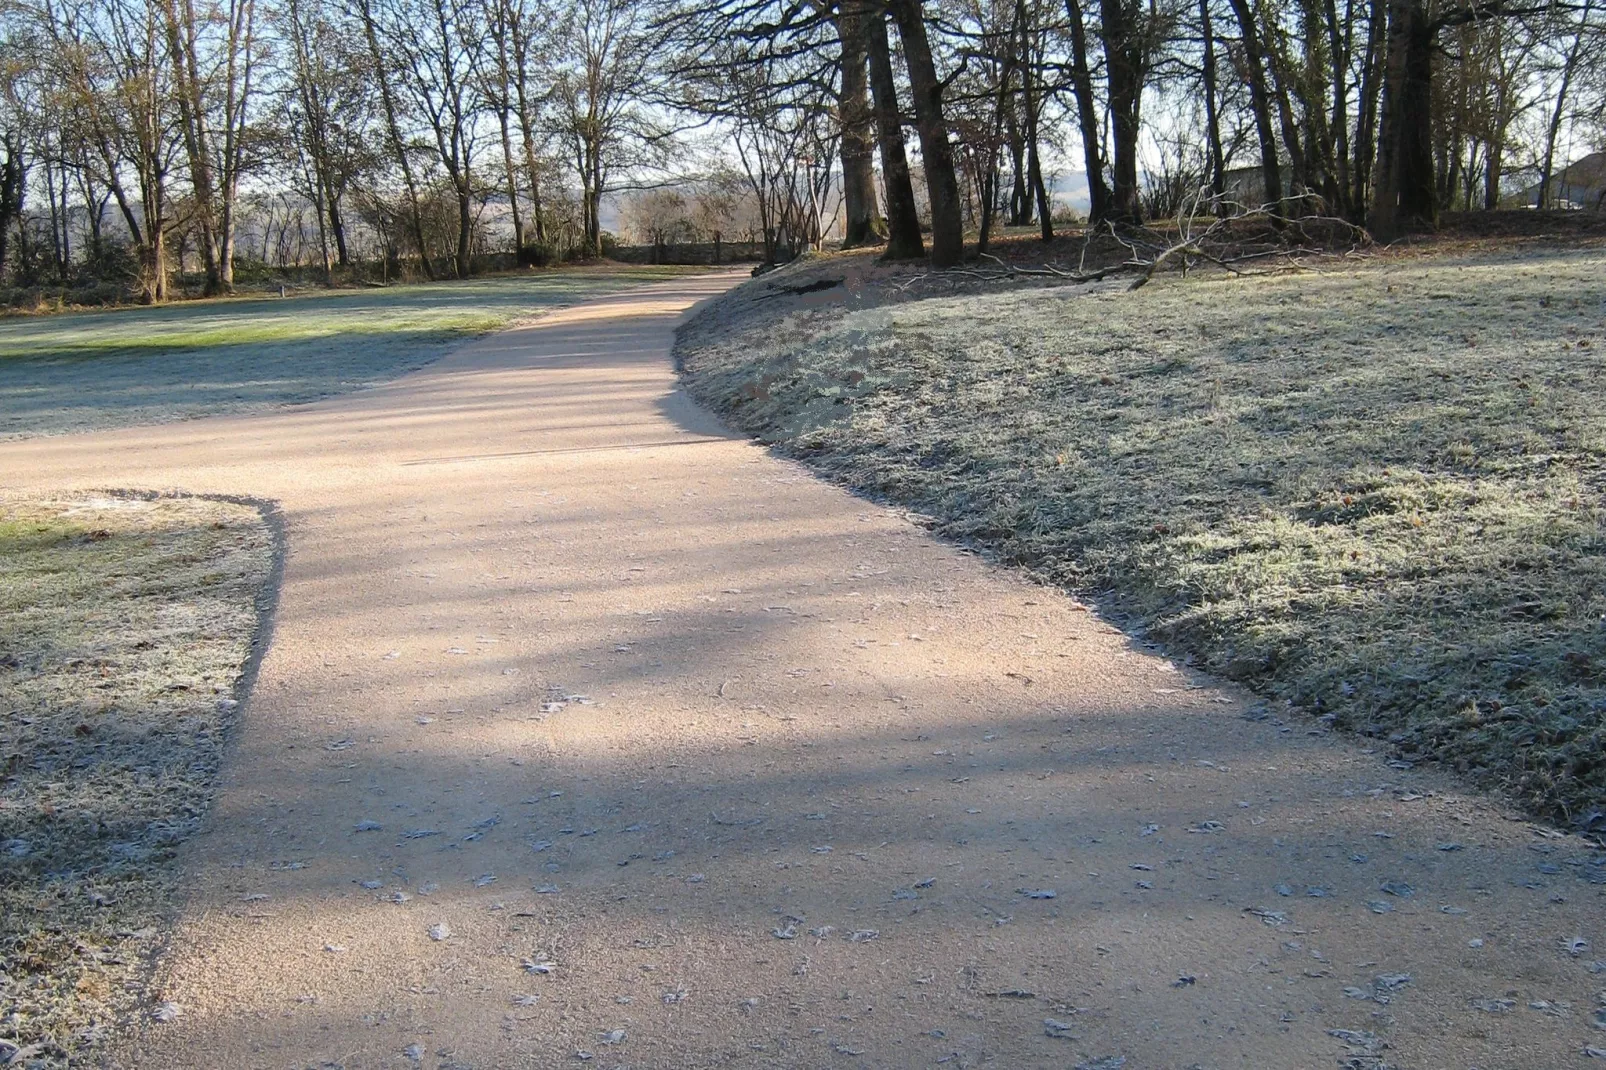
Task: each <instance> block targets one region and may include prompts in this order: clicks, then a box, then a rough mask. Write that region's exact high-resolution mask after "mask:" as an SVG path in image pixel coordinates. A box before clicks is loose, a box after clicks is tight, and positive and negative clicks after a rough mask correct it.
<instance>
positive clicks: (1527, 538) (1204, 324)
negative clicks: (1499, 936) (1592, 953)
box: [681, 249, 1606, 825]
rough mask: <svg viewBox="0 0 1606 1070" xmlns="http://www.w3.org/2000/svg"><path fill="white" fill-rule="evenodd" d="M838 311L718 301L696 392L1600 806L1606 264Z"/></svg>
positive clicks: (879, 483)
mask: <svg viewBox="0 0 1606 1070" xmlns="http://www.w3.org/2000/svg"><path fill="white" fill-rule="evenodd" d="M803 270H810V271H815V272H820V273H824V272H826V271H828V270H829V265H826V266H825V267H823V268H821V267H814V266H810V267H807V268H805V269H803ZM761 281H762V280H761ZM759 284H760V283H755V284H752V285H754V286H756V285H759ZM737 300H738V301H740V300H741V299H740V298H738V299H737ZM773 304H775V302H773V301H772V302H767V303H756V302H755V303H754V306H753V307H766V305H773ZM848 304H849V305H850V306H867V307H859V308H858V310H855V311H844V310H843V309H839V308H833V309H820V308H815V309H806V310H802V311H795V312H792V313H791V314H789V315H788V316H787V317H786V318H784V319H779V320H776V319H773V318H772V319H770V320H766V319H765V318H764V317H763V315H755V314H748V315H747V318H746V320H745V321H744V322H734V323H733V322H732V321H731V320H730V318H729V316H726V317H725V320H724V322H723V323H722V320H721V313H720V310H719V309H718V308H716V309H713V310H711V311H710V313H709V314H708V315H706V316H705V317H703V318H702V319H701V320H700V321H699V322H698V323H696V324H694V325H693V326H692V327H691V328H689V329H688V330H687V332H686V333H685V335H684V336H683V339H682V349H681V356H682V359H683V361H684V363H685V366H686V372H687V377H688V381H689V383H690V386H691V388H692V390H693V391H694V392H695V393H696V394H697V395H698V396H699V397H700V398H702V399H703V400H704V401H705V402H707V403H709V404H711V405H713V406H715V407H716V408H718V409H719V410H720V411H722V412H724V413H725V414H726V415H727V416H728V417H729V418H730V419H732V420H733V421H734V422H736V423H737V424H739V425H740V426H742V427H744V428H747V429H749V430H751V431H753V432H755V433H757V434H759V435H760V436H762V437H764V438H766V439H768V440H770V441H773V442H775V443H776V444H777V445H778V446H779V447H781V448H782V449H784V450H786V451H788V452H790V453H792V454H795V455H798V456H802V457H804V458H806V459H808V460H809V461H810V463H812V464H814V465H816V466H818V467H819V468H821V469H823V470H825V471H826V472H829V473H831V474H832V475H834V476H835V477H837V478H839V479H841V480H843V481H844V482H846V483H849V484H851V485H852V486H854V487H857V488H860V489H862V490H864V491H867V492H870V493H872V494H875V495H877V496H881V497H885V498H888V499H891V500H894V501H897V502H900V503H904V504H906V505H909V506H912V507H913V508H915V509H917V510H919V511H922V512H924V513H926V514H928V515H929V516H931V517H932V518H933V519H934V521H935V524H936V527H937V528H938V530H939V531H941V532H942V533H944V534H946V535H949V536H951V537H955V538H959V539H964V540H969V541H972V542H976V543H979V544H983V545H986V546H988V547H990V548H992V549H993V550H994V551H996V552H997V553H998V554H999V555H1000V556H1001V557H1002V558H1004V559H1006V560H1009V561H1013V562H1019V563H1022V564H1025V565H1027V566H1029V567H1031V568H1033V569H1035V570H1037V571H1039V572H1040V573H1042V574H1044V575H1046V576H1048V577H1050V578H1052V579H1053V580H1055V581H1057V582H1060V583H1063V584H1065V585H1067V586H1070V587H1073V588H1078V589H1082V590H1090V591H1094V592H1098V593H1099V595H1100V596H1101V598H1102V600H1103V602H1104V604H1105V605H1106V606H1107V607H1108V609H1109V610H1110V611H1111V612H1112V613H1114V614H1115V615H1117V616H1118V617H1121V618H1123V619H1125V620H1126V621H1127V622H1128V623H1129V624H1130V625H1131V626H1132V627H1134V628H1135V629H1136V630H1138V631H1140V632H1143V633H1145V634H1147V635H1148V636H1149V637H1151V638H1154V639H1156V640H1159V641H1161V642H1163V643H1166V644H1168V645H1169V646H1170V647H1171V648H1172V649H1174V650H1177V651H1178V652H1179V653H1184V654H1187V655H1189V656H1191V657H1192V658H1193V659H1194V660H1195V661H1196V662H1197V663H1199V664H1201V665H1204V666H1207V667H1208V668H1210V669H1211V670H1214V671H1216V672H1218V673H1222V674H1224V675H1226V676H1229V677H1232V678H1234V679H1238V680H1241V681H1244V682H1246V683H1247V684H1249V685H1250V686H1252V687H1255V688H1257V689H1259V690H1260V691H1262V692H1263V693H1265V694H1267V695H1270V696H1275V697H1279V698H1287V699H1290V700H1292V701H1293V702H1295V703H1296V704H1298V705H1300V706H1302V707H1304V708H1306V709H1308V710H1311V711H1315V712H1316V713H1318V714H1321V715H1330V716H1331V717H1332V718H1333V719H1334V720H1336V721H1337V722H1338V723H1339V724H1341V725H1343V726H1345V727H1348V728H1350V729H1352V730H1354V731H1357V732H1360V733H1362V734H1365V735H1369V736H1376V737H1380V738H1383V739H1386V740H1388V741H1390V742H1391V743H1392V744H1393V745H1394V747H1395V749H1396V751H1397V752H1398V753H1399V754H1400V755H1401V756H1403V757H1405V758H1408V759H1439V760H1442V761H1444V762H1446V763H1448V764H1450V765H1451V766H1453V767H1454V768H1457V769H1460V770H1462V771H1464V772H1467V773H1469V774H1471V775H1472V776H1473V777H1474V778H1476V779H1478V780H1479V781H1481V782H1483V783H1485V784H1490V785H1498V786H1500V787H1503V788H1505V789H1506V790H1508V791H1510V792H1512V793H1513V794H1514V795H1515V796H1517V797H1518V798H1519V799H1520V800H1521V801H1522V802H1523V803H1525V804H1526V805H1528V806H1529V807H1531V808H1533V809H1534V810H1536V811H1539V812H1543V813H1548V814H1551V815H1554V816H1557V817H1560V818H1563V819H1568V820H1574V821H1577V822H1579V823H1580V824H1584V825H1589V824H1592V823H1606V822H1603V820H1602V818H1601V815H1600V811H1602V810H1606V753H1603V745H1606V352H1603V347H1606V254H1603V253H1602V252H1601V251H1600V250H1598V249H1597V250H1583V251H1572V252H1567V253H1549V254H1547V253H1535V252H1526V253H1522V254H1519V255H1504V256H1502V255H1489V254H1482V255H1476V256H1472V257H1459V258H1454V257H1440V258H1416V259H1396V260H1387V259H1385V260H1382V261H1380V262H1379V263H1378V264H1376V265H1374V266H1370V267H1366V268H1360V269H1343V270H1337V271H1333V272H1331V273H1327V274H1304V275H1293V276H1280V277H1271V278H1264V277H1263V278H1252V279H1239V280H1233V279H1229V278H1220V277H1215V278H1197V277H1196V278H1190V279H1182V278H1179V277H1175V276H1171V277H1163V278H1160V279H1157V280H1156V281H1155V282H1154V283H1153V284H1152V285H1151V286H1150V287H1148V288H1147V289H1144V290H1141V291H1138V292H1137V293H1129V292H1126V290H1125V289H1124V288H1123V287H1121V286H1113V287H1109V288H1105V289H1100V290H1097V291H1094V292H1089V291H1088V290H1086V289H1078V288H1070V287H1061V288H1053V289H1030V290H1007V289H1006V290H998V289H995V290H993V291H992V292H990V293H988V294H985V295H975V296H958V297H941V298H936V299H929V300H916V301H911V302H907V303H902V304H894V305H885V306H881V307H876V298H875V295H873V294H861V295H858V296H857V297H851V298H849V300H848Z"/></svg>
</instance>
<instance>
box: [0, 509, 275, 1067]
mask: <svg viewBox="0 0 1606 1070" xmlns="http://www.w3.org/2000/svg"><path fill="white" fill-rule="evenodd" d="M271 561H272V536H271V534H270V533H269V530H268V528H267V525H266V524H265V522H264V521H263V518H262V516H261V515H260V514H259V513H258V511H257V510H256V509H254V508H251V507H249V506H246V505H236V504H233V503H229V502H220V501H212V500H207V499H199V498H158V499H150V500H147V499H135V498H107V497H100V498H95V497H84V498H54V499H16V498H13V499H9V500H0V728H3V732H0V743H3V749H0V758H3V761H4V780H3V782H0V841H3V848H0V961H3V962H4V964H5V967H4V971H3V972H0V1006H4V1007H5V1008H6V1009H7V1011H8V1012H9V1016H8V1017H7V1018H6V1020H5V1021H4V1022H0V1063H3V1062H5V1060H6V1058H7V1057H8V1053H9V1054H10V1055H11V1056H15V1054H16V1052H18V1051H27V1052H31V1054H30V1055H29V1057H28V1059H26V1060H23V1062H26V1063H27V1065H30V1066H32V1065H34V1060H43V1061H44V1063H45V1065H57V1064H58V1063H60V1062H62V1061H64V1060H65V1059H66V1058H67V1057H69V1056H75V1057H78V1058H83V1057H85V1056H84V1053H85V1052H86V1051H88V1050H89V1049H91V1048H93V1046H94V1045H95V1044H96V1043H97V1042H98V1041H100V1040H101V1039H102V1038H103V1037H104V1036H105V1034H106V1033H107V1031H108V1029H109V1028H110V1027H111V1026H112V1025H113V1024H114V1022H115V1021H116V1020H117V1018H118V1017H119V1016H120V1015H122V1014H124V1013H126V1012H127V1011H128V1010H129V1009H130V1007H131V1005H132V1003H133V1001H134V1000H135V999H136V998H137V993H138V990H139V987H140V983H141V981H142V971H143V967H144V962H145V960H146V958H147V956H148V954H149V953H150V952H151V951H152V950H153V949H154V947H155V946H156V943H157V940H158V936H159V932H160V930H161V928H162V926H163V924H164V922H165V921H166V919H167V917H168V916H169V913H170V910H171V906H172V901H173V900H172V896H173V892H174V880H175V873H174V867H173V857H174V851H175V848H176V847H177V846H178V845H179V843H181V842H182V841H183V840H184V839H185V838H186V837H188V836H189V835H190V834H191V833H192V832H193V831H194V830H195V829H196V827H197V825H198V824H199V822H200V821H201V819H202V816H203V815H204V814H205V812H206V809H207V806H208V805H209V803H210V801H211V798H212V791H213V781H214V778H215V776H216V773H217V768H218V761H219V758H220V756H221V753H222V745H223V738H224V735H225V733H226V732H227V730H228V727H229V724H230V722H231V721H232V719H233V716H234V712H235V709H236V706H237V698H236V694H235V692H236V687H237V684H238V681H239V678H240V673H241V671H242V668H243V666H244V665H245V664H246V662H247V659H248V657H249V655H250V652H251V644H252V637H253V636H254V635H255V633H256V630H257V620H258V598H259V597H261V594H262V591H263V587H264V583H265V581H266V579H267V577H268V575H269V570H270V566H271ZM164 1007H165V1005H164ZM164 1007H158V1008H156V1011H155V1012H153V1013H154V1015H155V1016H156V1017H157V1020H163V1019H162V1018H161V1017H160V1016H161V1015H163V1014H169V1015H170V1016H171V1015H176V1014H177V1013H178V1011H177V1010H176V1009H166V1010H164ZM12 1063H14V1064H15V1065H22V1064H23V1063H22V1062H18V1061H17V1060H16V1059H15V1058H12Z"/></svg>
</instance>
